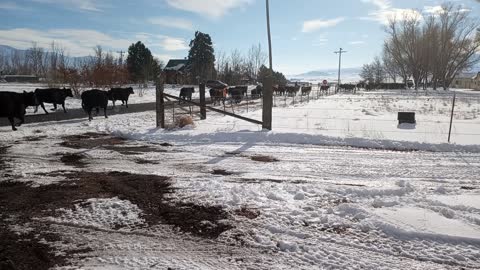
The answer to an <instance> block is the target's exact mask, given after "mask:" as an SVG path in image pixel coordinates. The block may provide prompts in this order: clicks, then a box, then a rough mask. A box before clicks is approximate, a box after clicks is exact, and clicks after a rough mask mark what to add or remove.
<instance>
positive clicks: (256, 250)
mask: <svg viewBox="0 0 480 270" xmlns="http://www.w3.org/2000/svg"><path fill="white" fill-rule="evenodd" d="M211 119H212V120H208V121H214V122H217V121H219V120H221V119H223V117H221V118H214V117H212V118H211ZM154 120H155V119H154V115H153V113H139V114H131V115H120V116H112V117H110V118H109V119H108V120H104V119H102V118H96V119H95V120H94V121H92V122H91V123H88V122H87V121H85V120H78V121H69V122H67V123H52V124H51V125H48V126H45V124H30V125H26V126H25V127H23V128H22V129H20V130H19V132H15V133H13V132H10V131H8V130H6V129H3V128H2V130H1V131H0V145H9V146H10V148H9V149H8V152H7V154H6V158H7V159H10V161H8V160H7V165H8V164H10V165H11V166H12V167H11V169H10V171H9V175H17V176H18V177H19V178H18V179H17V181H32V182H33V183H34V185H35V186H47V185H51V184H54V183H57V182H58V181H62V180H65V178H64V177H62V174H63V173H62V171H63V172H65V171H73V172H74V173H75V172H79V171H92V172H97V173H102V172H106V171H107V172H108V171H121V172H128V173H141V174H151V175H160V176H168V177H171V179H172V181H173V188H174V189H175V192H174V193H172V194H170V195H169V198H170V200H171V202H172V203H173V202H183V203H185V202H191V203H194V204H197V205H219V206H221V207H223V208H224V209H225V211H226V212H227V213H229V215H228V217H227V218H226V219H225V220H223V221H221V222H222V224H228V225H230V226H232V227H233V228H232V229H230V230H227V231H225V232H223V233H222V234H220V235H219V237H218V238H216V239H204V238H202V237H197V236H195V235H191V234H189V233H184V232H180V231H178V230H177V229H175V228H174V227H172V226H168V225H162V224H159V225H155V226H153V227H152V226H146V225H145V224H146V221H145V219H144V217H143V213H142V210H141V209H139V207H137V206H136V205H135V204H133V203H132V202H130V201H128V200H125V199H122V198H119V197H117V196H114V197H111V198H104V197H99V198H89V199H87V200H85V201H77V202H75V205H73V206H72V207H71V208H60V209H56V210H55V211H56V213H57V215H56V216H52V217H42V218H39V219H37V220H36V221H35V222H33V223H34V224H35V223H40V224H49V225H48V226H49V227H48V231H49V232H54V233H56V234H58V235H60V237H61V239H63V241H61V242H56V243H50V244H49V245H52V246H53V247H54V248H55V249H56V250H57V251H58V252H60V253H62V252H69V251H71V250H86V252H85V254H83V255H82V256H74V257H72V258H70V265H73V267H72V268H73V269H76V268H82V269H147V268H148V269H167V268H168V267H170V268H171V269H462V268H463V269H478V268H479V267H480V259H479V258H480V205H479V204H478V202H479V200H480V193H479V188H480V182H479V179H478V175H479V174H480V154H479V153H478V152H476V153H465V152H461V151H460V152H459V151H455V152H423V151H419V152H410V151H406V152H404V151H388V150H369V149H357V148H343V147H326V146H316V145H305V144H303V145H299V144H287V143H281V142H274V141H275V140H264V139H268V138H269V136H272V137H273V138H276V136H280V135H279V134H277V133H265V135H262V134H263V133H258V132H251V131H238V132H230V131H223V132H218V134H215V133H210V135H208V136H207V135H204V136H200V135H192V132H197V131H198V132H200V131H199V130H202V129H203V127H202V124H201V123H199V122H197V127H190V128H186V129H185V130H171V131H161V130H158V129H155V128H153V125H154ZM85 132H102V133H103V132H105V133H113V134H115V135H118V136H121V137H124V138H129V139H132V138H135V139H138V140H139V141H135V140H133V141H131V143H132V144H133V145H131V147H140V146H141V147H146V146H148V147H159V144H160V143H164V142H168V143H170V144H172V145H173V146H171V147H167V148H161V149H159V150H158V151H153V152H145V153H136V154H133V155H132V154H128V155H127V154H119V153H118V152H116V151H114V150H112V149H107V148H102V146H101V145H99V147H93V148H90V149H76V150H75V149H70V148H67V147H65V146H64V145H63V146H62V145H61V144H60V143H61V142H62V141H63V140H65V139H62V136H67V135H78V134H83V133H85ZM202 132H205V130H204V131H202ZM245 134H249V135H245ZM30 136H33V137H35V136H43V139H41V140H39V141H33V142H32V141H28V140H26V138H31V137H30ZM242 136H244V137H242ZM248 136H251V137H258V138H259V140H258V141H255V140H253V139H251V140H246V141H243V140H242V138H246V137H248ZM289 136H290V135H289ZM297 136H300V135H297ZM182 138H183V139H182ZM219 138H221V139H219ZM279 138H281V136H280V137H279ZM320 138H321V137H320ZM228 139H230V140H228ZM24 140H25V141H24ZM279 140H280V139H279ZM13 142H16V143H13ZM392 143H395V142H392ZM431 147H433V148H434V147H438V145H437V146H435V145H431ZM477 149H478V148H477ZM160 150H161V151H160ZM452 151H453V150H452ZM58 152H61V153H65V152H68V153H82V154H83V155H86V157H87V159H86V162H87V164H86V165H85V166H84V167H82V168H76V167H72V166H71V165H66V164H64V163H61V162H60V161H59V157H58V155H56V154H57V153H58ZM258 155H263V156H267V157H270V158H272V160H271V161H275V162H258V161H255V159H254V157H256V156H258ZM139 158H141V159H142V160H146V161H150V162H156V163H158V164H157V165H155V164H148V163H145V164H138V163H136V161H138V159H139ZM57 171H60V175H56V176H55V175H54V176H52V175H48V173H51V172H57ZM214 171H220V172H224V173H223V174H224V175H222V173H220V174H212V172H214ZM46 175H48V176H46ZM252 213H253V214H252ZM142 224H143V225H142ZM205 224H206V225H208V224H209V221H205V222H204V225H205ZM29 226H33V225H32V224H28V223H27V224H17V225H16V226H14V227H12V230H14V231H16V232H19V233H20V234H22V233H26V232H28V231H29V230H31V229H29V228H30V227H29ZM208 226H218V225H217V224H211V225H208ZM118 227H120V229H118ZM59 269H65V268H59ZM67 269H68V268H67Z"/></svg>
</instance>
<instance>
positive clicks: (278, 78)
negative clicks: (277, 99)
mask: <svg viewBox="0 0 480 270" xmlns="http://www.w3.org/2000/svg"><path fill="white" fill-rule="evenodd" d="M268 73H269V68H267V67H266V66H265V65H262V66H261V67H260V71H259V73H258V81H259V82H261V83H262V84H263V85H265V82H266V79H267V76H268ZM272 76H273V84H274V85H275V84H277V85H286V84H287V78H285V75H283V73H281V72H277V71H273V75H272Z"/></svg>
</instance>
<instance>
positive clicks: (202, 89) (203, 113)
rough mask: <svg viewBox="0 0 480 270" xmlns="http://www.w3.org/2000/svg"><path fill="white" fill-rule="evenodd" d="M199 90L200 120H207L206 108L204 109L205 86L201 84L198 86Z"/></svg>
mask: <svg viewBox="0 0 480 270" xmlns="http://www.w3.org/2000/svg"><path fill="white" fill-rule="evenodd" d="M199 89H200V119H202V120H205V119H207V108H206V107H205V105H206V103H205V84H204V83H201V84H200V85H199Z"/></svg>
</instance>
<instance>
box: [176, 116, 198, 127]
mask: <svg viewBox="0 0 480 270" xmlns="http://www.w3.org/2000/svg"><path fill="white" fill-rule="evenodd" d="M190 125H191V126H194V125H195V123H194V122H193V118H192V117H191V116H179V117H177V118H175V127H176V128H184V127H186V126H190Z"/></svg>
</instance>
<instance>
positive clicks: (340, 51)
mask: <svg viewBox="0 0 480 270" xmlns="http://www.w3.org/2000/svg"><path fill="white" fill-rule="evenodd" d="M346 52H347V51H344V50H343V49H342V48H340V50H339V51H337V52H335V54H338V81H337V89H336V90H335V93H338V88H339V87H340V71H341V68H342V53H346Z"/></svg>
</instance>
